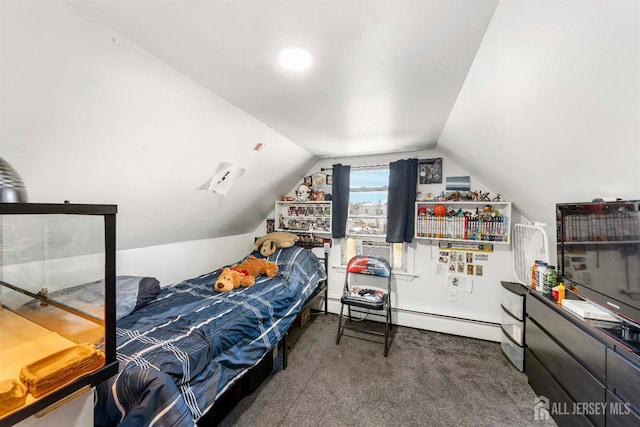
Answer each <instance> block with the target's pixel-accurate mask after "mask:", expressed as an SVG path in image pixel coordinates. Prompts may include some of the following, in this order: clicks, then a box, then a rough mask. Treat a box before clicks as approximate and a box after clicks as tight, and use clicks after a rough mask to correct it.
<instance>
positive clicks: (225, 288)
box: [213, 255, 278, 292]
mask: <svg viewBox="0 0 640 427" xmlns="http://www.w3.org/2000/svg"><path fill="white" fill-rule="evenodd" d="M261 274H266V275H267V277H274V276H275V275H277V274H278V264H276V263H275V262H270V261H267V260H266V259H258V258H256V257H254V256H253V255H251V256H249V258H247V259H246V260H245V261H243V262H241V263H239V264H236V265H234V266H233V267H231V268H225V269H223V270H222V272H221V273H220V276H218V280H216V283H215V285H214V286H213V287H214V289H215V291H216V292H229V291H231V290H233V289H235V288H237V287H238V286H243V287H249V286H253V284H254V283H255V282H256V277H257V276H260V275H261Z"/></svg>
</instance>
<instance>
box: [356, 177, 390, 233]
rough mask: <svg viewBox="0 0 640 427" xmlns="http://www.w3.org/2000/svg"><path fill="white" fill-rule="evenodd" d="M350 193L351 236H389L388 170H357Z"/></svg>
mask: <svg viewBox="0 0 640 427" xmlns="http://www.w3.org/2000/svg"><path fill="white" fill-rule="evenodd" d="M350 182H351V185H350V189H349V216H348V217H347V234H348V235H349V236H362V235H364V236H382V237H384V236H386V234H387V191H388V188H389V168H388V167H383V168H373V167H372V168H358V169H354V170H352V171H351V176H350Z"/></svg>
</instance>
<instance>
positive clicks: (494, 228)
mask: <svg viewBox="0 0 640 427" xmlns="http://www.w3.org/2000/svg"><path fill="white" fill-rule="evenodd" d="M437 205H444V206H446V207H447V211H448V212H447V214H446V215H443V216H437V215H435V214H434V208H435V207H436V206H437ZM485 210H488V211H489V212H488V213H485V212H484V211H485ZM415 218H416V223H415V232H414V237H415V238H416V239H430V240H448V241H461V242H470V241H471V242H475V241H480V242H487V243H493V244H503V245H508V244H509V243H510V241H511V235H510V226H511V202H490V201H486V202H473V201H466V202H464V201H463V202H454V201H440V202H416V208H415Z"/></svg>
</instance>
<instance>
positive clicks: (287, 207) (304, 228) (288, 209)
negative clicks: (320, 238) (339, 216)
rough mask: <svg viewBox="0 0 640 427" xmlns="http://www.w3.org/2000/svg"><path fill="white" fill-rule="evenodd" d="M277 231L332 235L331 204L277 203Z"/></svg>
mask: <svg viewBox="0 0 640 427" xmlns="http://www.w3.org/2000/svg"><path fill="white" fill-rule="evenodd" d="M275 217H276V224H275V225H276V231H289V232H292V233H296V232H299V233H327V234H331V202H329V201H308V202H305V201H302V202H281V201H278V202H276V207H275Z"/></svg>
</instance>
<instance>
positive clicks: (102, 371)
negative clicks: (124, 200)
mask: <svg viewBox="0 0 640 427" xmlns="http://www.w3.org/2000/svg"><path fill="white" fill-rule="evenodd" d="M116 211H117V207H116V206H115V205H75V204H33V203H0V302H1V307H0V343H1V345H0V360H1V361H2V363H0V426H4V425H13V424H15V423H17V422H19V421H21V420H23V419H25V418H27V417H29V416H31V415H33V414H37V413H38V412H40V411H42V410H44V409H46V408H47V407H49V406H50V405H52V404H54V403H56V402H59V401H61V400H63V399H64V398H66V397H67V396H70V395H72V394H74V393H77V392H79V391H81V390H82V389H88V388H90V387H92V386H95V385H96V384H98V383H100V382H102V381H104V380H106V379H107V378H109V377H110V376H112V375H114V374H115V373H117V367H118V365H117V362H116V359H115V216H116ZM85 284H92V286H90V287H88V289H90V292H83V290H84V289H85V288H86V287H85Z"/></svg>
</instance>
